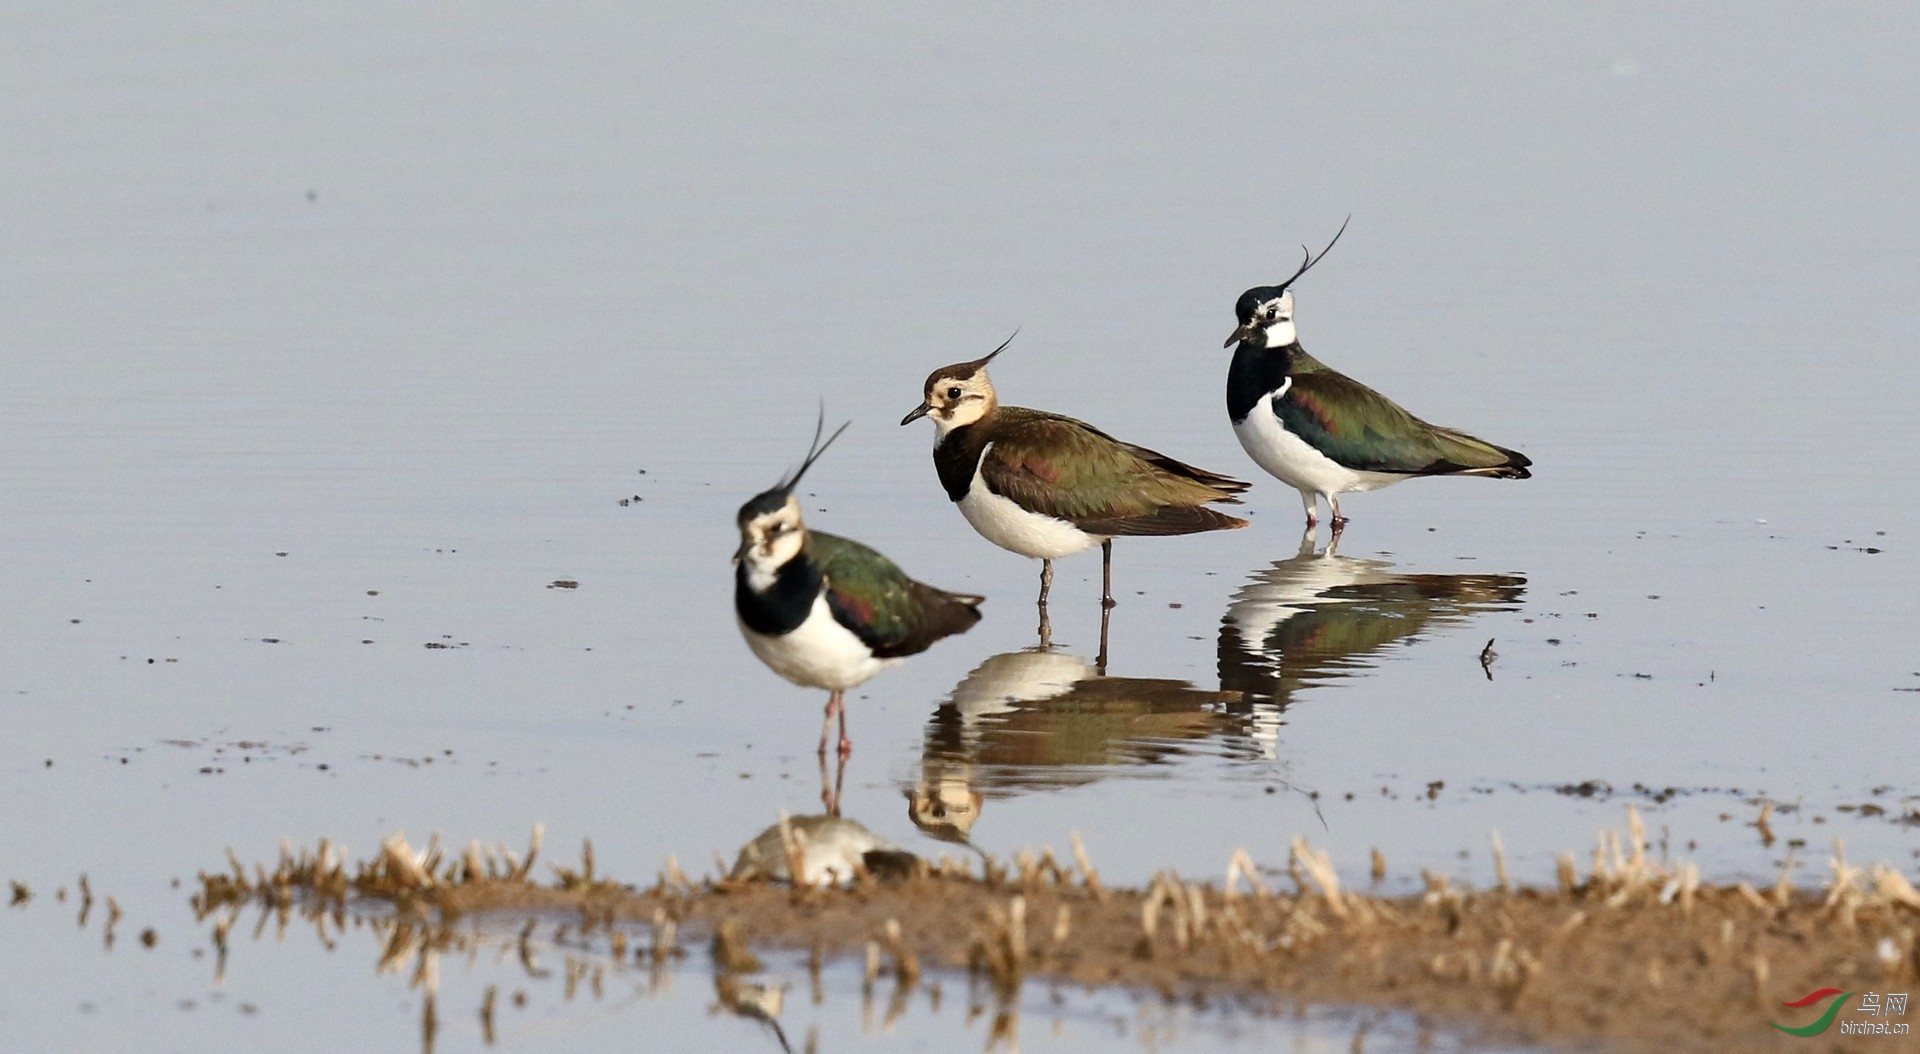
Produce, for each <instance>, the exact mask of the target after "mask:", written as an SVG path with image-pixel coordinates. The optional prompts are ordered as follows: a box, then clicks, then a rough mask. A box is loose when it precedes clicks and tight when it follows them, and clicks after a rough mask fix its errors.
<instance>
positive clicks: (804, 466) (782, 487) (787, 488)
mask: <svg viewBox="0 0 1920 1054" xmlns="http://www.w3.org/2000/svg"><path fill="white" fill-rule="evenodd" d="M851 424H853V422H852V421H847V422H846V423H845V424H842V425H841V426H840V427H838V428H836V429H834V430H833V434H832V435H830V436H828V437H827V441H826V442H824V443H822V442H821V441H820V434H821V433H822V432H824V431H826V428H827V404H826V403H825V402H822V403H821V404H820V418H819V420H817V421H815V422H814V425H813V442H811V443H808V444H807V457H806V460H804V461H802V462H800V467H799V468H797V469H794V471H793V475H791V476H789V477H787V478H786V479H784V480H781V481H780V482H779V483H777V484H775V485H774V488H773V489H774V490H775V491H776V492H778V493H781V494H785V493H789V492H791V491H792V490H793V488H794V487H795V486H797V485H798V484H799V483H800V477H801V476H804V475H806V474H807V470H808V469H810V468H812V467H813V463H814V462H816V461H818V460H820V455H822V454H824V453H826V452H827V448H828V447H830V446H832V445H833V441H834V440H836V439H838V438H840V433H842V432H844V431H846V430H847V426H848V425H851Z"/></svg>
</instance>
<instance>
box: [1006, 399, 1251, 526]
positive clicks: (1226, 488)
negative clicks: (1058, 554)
mask: <svg viewBox="0 0 1920 1054" xmlns="http://www.w3.org/2000/svg"><path fill="white" fill-rule="evenodd" d="M980 474H981V476H982V477H983V478H984V479H985V481H986V484H987V489H989V490H991V491H993V492H994V493H995V494H998V495H1000V496H1002V497H1005V498H1009V499H1011V500H1012V501H1013V502H1014V503H1016V504H1018V505H1019V506H1021V507H1022V508H1024V509H1027V510H1028V511H1030V512H1037V513H1040V514H1041V515H1044V516H1052V517H1055V518H1056V519H1062V520H1066V521H1068V522H1070V523H1073V524H1076V525H1077V526H1079V527H1080V528H1081V529H1083V530H1087V531H1090V532H1092V533H1096V534H1184V533H1187V532H1190V531H1199V530H1217V529H1219V528H1222V527H1237V526H1241V525H1242V523H1243V521H1240V520H1236V519H1234V518H1233V517H1230V516H1223V515H1221V514H1220V513H1217V512H1214V511H1213V510H1211V509H1203V508H1201V507H1200V506H1203V505H1206V504H1208V503H1210V502H1234V501H1237V500H1238V499H1236V498H1234V496H1233V495H1235V494H1237V493H1239V492H1240V491H1243V490H1245V489H1246V487H1247V485H1246V484H1245V483H1242V482H1240V481H1239V480H1236V479H1230V478H1228V477H1226V476H1221V475H1218V474H1216V473H1212V472H1208V471H1206V470H1204V469H1198V468H1194V467H1193V466H1192V465H1187V464H1183V463H1181V462H1179V461H1175V460H1174V459H1173V458H1170V457H1167V456H1166V455H1164V454H1160V453H1157V452H1155V451H1152V450H1148V449H1146V448H1145V447H1139V446H1134V445H1133V444H1131V443H1123V442H1121V441H1120V440H1117V439H1115V438H1113V437H1112V436H1110V435H1108V434H1106V433H1105V432H1102V431H1100V430H1099V429H1097V428H1094V427H1093V426H1092V425H1089V424H1086V423H1084V422H1081V421H1076V420H1074V419H1073V418H1071V417H1061V416H1059V415H1057V414H1049V413H1044V412H1042V411H1038V410H1026V409H1022V408H1020V407H1002V408H1001V409H1000V418H999V419H998V420H997V421H996V422H995V425H994V432H993V441H992V443H991V445H990V446H989V447H988V448H987V451H986V453H985V455H984V456H983V457H982V458H981V461H980Z"/></svg>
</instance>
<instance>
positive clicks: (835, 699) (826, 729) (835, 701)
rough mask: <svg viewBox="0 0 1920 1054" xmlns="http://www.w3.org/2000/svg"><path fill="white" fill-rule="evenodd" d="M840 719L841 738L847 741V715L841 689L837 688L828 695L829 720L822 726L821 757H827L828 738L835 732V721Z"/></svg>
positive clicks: (822, 723)
mask: <svg viewBox="0 0 1920 1054" xmlns="http://www.w3.org/2000/svg"><path fill="white" fill-rule="evenodd" d="M835 717H839V718H840V738H841V741H842V742H843V743H844V742H845V740H846V735H847V733H846V721H847V715H846V713H845V712H844V709H843V707H842V706H841V703H840V689H838V688H835V689H834V690H833V691H832V692H830V693H828V695H827V719H826V720H825V721H823V722H821V724H820V756H821V757H823V758H824V757H826V756H827V736H828V735H829V734H831V733H832V732H833V719H834V718H835Z"/></svg>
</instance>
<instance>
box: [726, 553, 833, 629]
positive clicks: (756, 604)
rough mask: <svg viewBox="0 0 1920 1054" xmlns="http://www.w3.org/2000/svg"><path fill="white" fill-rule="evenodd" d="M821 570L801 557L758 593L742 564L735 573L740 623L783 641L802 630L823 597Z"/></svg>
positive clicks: (735, 598) (804, 554) (782, 565)
mask: <svg viewBox="0 0 1920 1054" xmlns="http://www.w3.org/2000/svg"><path fill="white" fill-rule="evenodd" d="M820 580H821V579H820V569H819V568H818V567H815V566H814V564H813V561H812V560H809V559H807V551H806V550H805V549H804V548H803V549H801V550H800V555H799V556H796V557H794V558H793V559H791V560H788V561H787V562H786V563H784V564H781V565H780V570H779V571H778V572H777V573H775V575H774V577H773V584H772V585H771V586H768V587H767V589H766V590H765V591H763V592H755V591H754V588H753V586H752V584H751V583H749V582H748V580H747V564H746V561H744V560H743V561H741V562H740V566H738V567H736V568H734V571H733V609H734V611H736V612H737V613H739V615H740V621H741V623H742V624H744V625H745V626H746V627H747V628H748V629H750V630H752V631H754V632H755V633H759V634H764V635H765V636H769V637H782V636H785V635H787V634H789V633H792V632H793V631H794V630H797V629H799V628H800V624H801V623H802V622H805V621H807V616H808V615H809V614H811V613H812V612H813V601H814V598H816V597H818V596H819V595H820Z"/></svg>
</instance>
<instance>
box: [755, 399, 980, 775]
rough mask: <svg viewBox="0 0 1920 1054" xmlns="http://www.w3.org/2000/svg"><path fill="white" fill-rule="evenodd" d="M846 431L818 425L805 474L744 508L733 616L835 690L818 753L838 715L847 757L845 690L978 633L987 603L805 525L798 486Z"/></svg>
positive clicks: (778, 660)
mask: <svg viewBox="0 0 1920 1054" xmlns="http://www.w3.org/2000/svg"><path fill="white" fill-rule="evenodd" d="M848 423H849V424H851V423H852V422H848ZM822 424H824V419H823V421H822ZM846 429H847V426H846V425H844V424H843V425H841V426H840V428H839V429H838V430H836V431H835V432H834V433H833V435H832V436H830V437H828V439H827V441H826V442H825V443H822V442H820V432H821V429H820V427H818V426H816V427H815V428H814V432H813V443H812V444H810V445H809V446H808V448H807V456H806V459H805V460H804V461H802V462H801V463H800V468H799V469H798V470H796V471H795V472H794V473H793V475H792V476H791V477H789V478H787V479H785V480H782V481H781V482H780V483H777V484H775V485H774V486H773V487H771V488H769V489H768V490H765V491H763V492H761V493H760V494H758V495H756V496H755V497H754V498H753V500H751V501H749V502H747V503H746V504H745V505H742V506H740V514H739V527H740V548H739V549H738V550H737V551H736V552H735V553H734V554H733V562H734V564H735V571H734V590H733V611H734V616H735V618H736V619H737V620H738V621H739V623H740V633H741V635H742V636H744V637H745V638H746V639H747V647H749V648H751V649H753V653H754V654H755V655H757V656H759V658H760V661H761V662H764V663H766V664H767V666H768V667H770V668H771V669H772V670H773V672H775V673H777V674H779V675H780V676H782V677H784V678H786V679H787V680H789V681H791V682H793V683H794V684H797V685H800V686H802V687H805V688H824V689H826V690H827V691H828V693H830V694H829V695H828V696H827V716H826V722H825V723H824V724H822V725H821V727H820V754H821V756H822V757H824V756H825V755H826V752H827V738H828V732H829V731H830V729H831V728H832V725H833V721H834V718H835V717H836V716H837V717H839V719H840V756H841V757H843V758H844V757H845V756H846V755H847V754H849V753H850V752H852V750H853V744H852V743H851V742H849V741H848V739H847V716H846V709H845V706H844V695H845V693H846V690H847V689H849V688H853V687H856V686H858V685H860V684H863V683H865V682H866V680H867V678H869V677H872V676H873V675H874V674H876V673H879V672H880V671H881V670H883V669H885V668H887V667H888V666H892V665H893V664H895V663H897V662H899V661H900V660H901V659H903V658H905V657H907V656H909V655H916V654H918V653H920V652H923V651H925V650H927V648H928V647H930V646H932V644H933V642H934V641H937V640H939V639H940V638H942V637H948V636H952V635H953V634H955V633H965V632H966V631H967V630H969V629H971V628H973V624H974V623H976V622H978V621H980V612H979V611H978V610H976V609H977V607H978V606H979V604H980V603H981V601H982V599H983V598H981V597H977V596H969V595H967V594H964V593H949V592H947V591H946V590H944V589H935V588H934V587H932V586H930V585H926V584H924V583H921V582H916V581H914V580H913V579H911V578H908V577H907V576H906V574H905V572H903V571H901V570H900V568H898V567H896V566H895V565H894V563H893V561H891V560H889V559H887V558H886V557H884V556H882V555H880V554H879V553H877V552H875V551H874V550H872V549H869V548H867V547H866V546H864V545H862V544H860V543H859V542H856V541H853V540H852V539H849V538H841V537H839V536H837V535H832V534H828V533H826V532H824V531H809V530H808V529H807V527H806V525H805V524H804V523H803V522H802V521H801V518H800V502H799V501H798V500H797V499H795V498H794V496H793V488H794V486H795V485H796V484H798V483H799V482H800V477H802V476H804V475H806V473H807V470H808V469H809V468H812V467H813V463H814V462H815V461H817V460H819V458H820V455H821V454H824V453H826V450H827V447H829V446H831V445H833V441H834V440H835V439H838V438H840V433H841V432H844V431H846Z"/></svg>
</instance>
